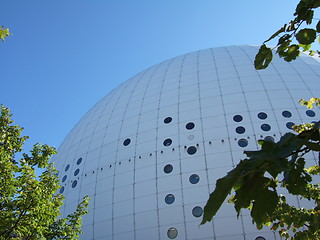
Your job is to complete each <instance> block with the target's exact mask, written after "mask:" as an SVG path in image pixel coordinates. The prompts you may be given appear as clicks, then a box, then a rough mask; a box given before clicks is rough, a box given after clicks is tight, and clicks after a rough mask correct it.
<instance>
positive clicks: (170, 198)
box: [164, 194, 175, 204]
mask: <svg viewBox="0 0 320 240" xmlns="http://www.w3.org/2000/svg"><path fill="white" fill-rule="evenodd" d="M174 200H175V198H174V195H173V194H168V195H167V196H166V197H165V199H164V201H165V202H166V204H172V203H173V202H174Z"/></svg>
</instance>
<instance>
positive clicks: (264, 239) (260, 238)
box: [255, 236, 266, 240]
mask: <svg viewBox="0 0 320 240" xmlns="http://www.w3.org/2000/svg"><path fill="white" fill-rule="evenodd" d="M255 240H266V238H265V237H262V236H259V237H256V239H255Z"/></svg>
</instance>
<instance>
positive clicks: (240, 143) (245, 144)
mask: <svg viewBox="0 0 320 240" xmlns="http://www.w3.org/2000/svg"><path fill="white" fill-rule="evenodd" d="M238 145H239V146H240V147H246V146H248V141H247V140H246V139H244V138H241V139H239V141H238Z"/></svg>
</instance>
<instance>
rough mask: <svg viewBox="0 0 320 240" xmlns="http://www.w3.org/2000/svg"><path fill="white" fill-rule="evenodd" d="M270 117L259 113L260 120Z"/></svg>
mask: <svg viewBox="0 0 320 240" xmlns="http://www.w3.org/2000/svg"><path fill="white" fill-rule="evenodd" d="M267 117H268V115H267V114H266V113H265V112H259V113H258V118H260V119H266V118H267Z"/></svg>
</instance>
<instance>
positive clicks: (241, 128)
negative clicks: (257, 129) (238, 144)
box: [236, 126, 246, 134]
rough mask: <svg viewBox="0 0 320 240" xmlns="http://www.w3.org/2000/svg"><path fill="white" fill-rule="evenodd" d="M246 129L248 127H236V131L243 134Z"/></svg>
mask: <svg viewBox="0 0 320 240" xmlns="http://www.w3.org/2000/svg"><path fill="white" fill-rule="evenodd" d="M245 131H246V129H245V128H244V127H242V126H239V127H237V128H236V132H237V133H239V134H242V133H244V132H245Z"/></svg>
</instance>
